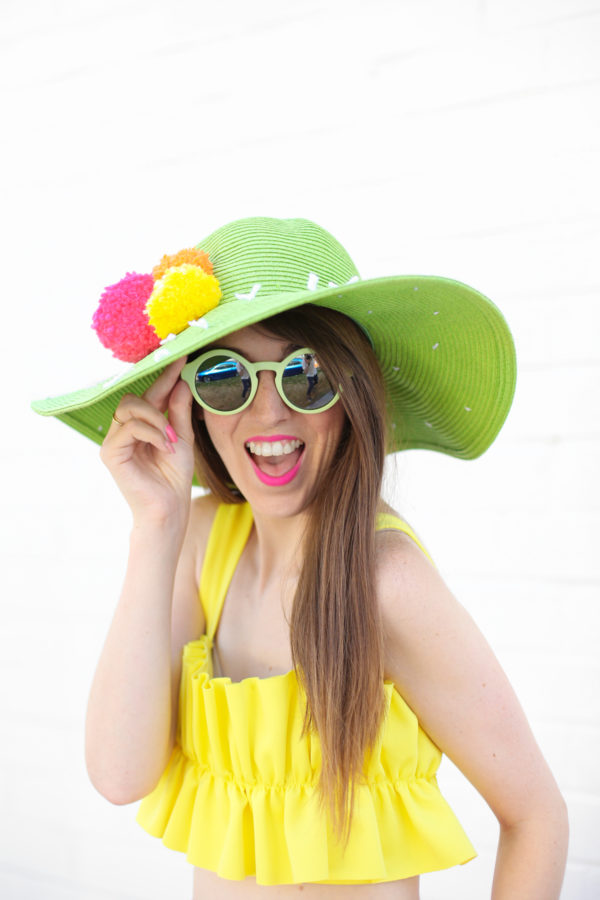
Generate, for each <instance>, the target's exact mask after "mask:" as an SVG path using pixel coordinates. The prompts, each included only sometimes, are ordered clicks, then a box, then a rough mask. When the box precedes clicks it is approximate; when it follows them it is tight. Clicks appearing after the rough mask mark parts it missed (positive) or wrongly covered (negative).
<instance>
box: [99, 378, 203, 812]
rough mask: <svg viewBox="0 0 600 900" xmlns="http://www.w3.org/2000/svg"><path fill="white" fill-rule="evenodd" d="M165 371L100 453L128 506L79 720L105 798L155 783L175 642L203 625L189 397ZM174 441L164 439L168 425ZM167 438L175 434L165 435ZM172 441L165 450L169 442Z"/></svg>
mask: <svg viewBox="0 0 600 900" xmlns="http://www.w3.org/2000/svg"><path fill="white" fill-rule="evenodd" d="M180 368H181V365H180V364H175V365H174V366H171V367H169V369H167V370H166V371H165V372H164V373H163V375H162V376H161V377H160V378H159V379H158V380H157V382H155V384H154V385H153V386H152V388H151V389H150V390H149V391H148V392H147V393H146V394H145V395H144V397H143V398H138V397H133V396H128V397H125V398H124V399H123V400H122V401H121V403H120V404H119V408H118V410H117V416H118V418H119V420H120V421H121V422H123V424H122V425H117V424H113V425H112V426H111V429H110V431H109V434H108V437H107V439H106V441H105V442H104V445H103V448H102V453H101V455H102V459H103V461H104V462H105V463H106V465H107V466H108V468H109V469H110V471H111V474H112V475H113V477H114V478H115V480H116V482H117V484H118V486H119V488H120V490H121V492H122V493H123V495H124V497H125V499H126V500H127V502H128V503H129V505H130V508H131V510H132V515H133V528H132V532H131V539H130V553H129V561H128V565H127V572H126V576H125V581H124V585H123V590H122V593H121V597H120V600H119V603H118V605H117V608H116V611H115V614H114V617H113V620H112V624H111V626H110V629H109V632H108V635H107V638H106V642H105V644H104V648H103V650H102V654H101V656H100V660H99V663H98V667H97V670H96V674H95V677H94V680H93V684H92V688H91V692H90V698H89V704H88V714H87V722H86V762H87V767H88V772H89V775H90V779H91V780H92V782H93V784H94V786H95V787H96V788H97V790H98V791H100V793H102V794H103V795H104V796H105V797H107V799H109V800H111V801H112V802H113V803H128V802H132V801H133V800H137V799H139V798H140V797H142V796H144V795H145V794H146V793H148V792H149V791H150V790H151V789H152V788H153V787H154V786H155V784H156V782H157V780H158V778H159V777H160V775H161V773H162V771H163V769H164V766H165V764H166V762H167V760H168V757H169V754H170V752H171V749H172V746H173V739H174V732H175V722H176V707H177V702H176V701H177V685H178V679H179V657H180V652H181V646H182V645H183V643H185V642H186V640H190V639H191V638H192V637H193V636H195V635H197V633H198V631H197V630H196V629H198V628H199V626H201V623H200V622H199V621H198V617H199V616H201V611H200V610H199V603H198V594H197V572H196V559H197V555H198V547H197V542H198V536H197V532H198V529H197V521H196V520H197V515H196V516H195V515H192V516H190V488H191V480H192V474H193V433H192V429H191V421H190V407H191V397H190V395H189V390H188V388H187V385H184V384H183V382H181V381H179V380H178V379H179V369H180ZM167 410H168V413H169V422H170V423H171V427H174V429H175V432H176V435H177V439H176V440H172V439H169V436H168V434H167V431H166V428H167V421H166V419H165V418H164V413H165V411H167ZM171 438H173V433H172V432H171ZM169 445H170V446H169Z"/></svg>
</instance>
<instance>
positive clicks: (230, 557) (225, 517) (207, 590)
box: [200, 503, 252, 640]
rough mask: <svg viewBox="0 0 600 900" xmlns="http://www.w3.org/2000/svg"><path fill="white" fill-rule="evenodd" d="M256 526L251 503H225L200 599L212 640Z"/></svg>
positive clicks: (215, 524)
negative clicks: (232, 581) (234, 575)
mask: <svg viewBox="0 0 600 900" xmlns="http://www.w3.org/2000/svg"><path fill="white" fill-rule="evenodd" d="M251 529H252V510H251V509H250V504H248V503H221V504H220V505H219V507H218V509H217V513H216V515H215V518H214V521H213V524H212V528H211V532H210V535H209V537H208V544H207V545H206V552H205V554H204V563H203V565H202V574H201V576H200V602H201V604H202V607H203V609H204V615H205V616H206V633H207V635H208V636H209V638H210V639H211V640H212V639H213V637H214V636H215V631H216V630H217V625H218V624H219V617H220V615H221V610H222V608H223V603H224V601H225V596H226V594H227V590H228V588H229V584H230V582H231V579H232V578H233V573H234V572H235V567H236V566H237V564H238V562H239V559H240V556H241V555H242V551H243V549H244V547H245V546H246V541H247V540H248V537H249V536H250V531H251Z"/></svg>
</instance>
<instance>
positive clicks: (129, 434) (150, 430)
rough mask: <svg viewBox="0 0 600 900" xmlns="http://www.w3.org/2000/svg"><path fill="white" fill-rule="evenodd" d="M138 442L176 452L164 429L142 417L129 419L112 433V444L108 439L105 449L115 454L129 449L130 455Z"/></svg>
mask: <svg viewBox="0 0 600 900" xmlns="http://www.w3.org/2000/svg"><path fill="white" fill-rule="evenodd" d="M163 421H164V420H163ZM137 444H151V445H152V446H153V447H156V449H157V450H160V451H161V452H164V453H173V452H174V448H173V447H172V446H171V442H170V441H169V440H168V438H167V437H166V435H165V432H164V430H162V429H160V428H156V427H155V426H154V425H152V424H150V423H149V422H144V421H143V420H142V419H128V421H127V422H125V424H124V425H121V427H120V428H119V429H118V430H117V431H116V432H115V433H114V434H113V435H112V437H111V440H110V444H109V443H108V439H107V440H106V441H105V442H104V445H103V449H104V450H105V452H106V451H107V450H110V451H111V452H112V453H113V454H114V453H118V452H119V451H123V450H127V451H128V453H127V456H129V455H130V454H131V453H132V452H133V451H134V450H135V448H136V445H137Z"/></svg>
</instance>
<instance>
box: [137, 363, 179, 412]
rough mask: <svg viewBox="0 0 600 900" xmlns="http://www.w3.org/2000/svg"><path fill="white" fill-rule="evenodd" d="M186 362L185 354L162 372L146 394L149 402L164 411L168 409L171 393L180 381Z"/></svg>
mask: <svg viewBox="0 0 600 900" xmlns="http://www.w3.org/2000/svg"><path fill="white" fill-rule="evenodd" d="M185 363H186V357H185V356H182V357H180V358H179V359H176V360H175V362H173V363H171V365H170V366H167V368H166V369H165V370H164V371H163V372H161V374H160V375H159V376H158V378H157V379H156V381H155V382H154V383H153V384H151V385H150V387H149V388H148V390H147V391H146V393H145V394H144V398H145V399H146V400H147V401H148V403H151V404H152V405H153V406H155V407H156V408H157V409H159V410H160V411H161V412H163V413H164V412H166V410H167V406H168V403H169V395H170V393H171V391H172V390H173V388H174V387H175V385H176V384H177V382H178V381H179V376H180V374H181V370H182V369H183V367H184V366H185Z"/></svg>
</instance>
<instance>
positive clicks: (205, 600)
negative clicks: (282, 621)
mask: <svg viewBox="0 0 600 900" xmlns="http://www.w3.org/2000/svg"><path fill="white" fill-rule="evenodd" d="M377 527H378V529H380V528H396V529H398V530H400V531H404V532H405V533H407V534H409V535H410V536H411V537H413V538H414V539H415V540H416V537H415V535H414V534H413V533H412V531H411V529H410V528H409V526H408V525H406V523H404V522H402V521H401V520H400V519H396V518H395V517H393V516H385V517H380V518H379V519H378V523H377ZM251 528H252V512H251V510H250V507H249V506H248V505H247V504H235V505H227V504H223V505H222V506H220V507H219V509H218V511H217V515H216V517H215V522H214V525H213V528H212V531H211V535H210V539H209V543H208V547H207V550H206V558H205V564H204V567H203V572H202V578H201V584H200V599H201V602H202V605H203V607H204V611H205V614H206V623H207V626H206V634H205V635H203V637H201V638H200V639H199V640H196V641H192V642H191V643H189V644H187V645H186V646H185V647H184V650H183V671H182V676H181V689H180V699H179V732H178V739H177V742H176V745H175V748H174V750H173V754H172V756H171V759H170V761H169V763H168V765H167V768H166V769H165V772H164V773H163V775H162V778H161V779H160V782H159V783H158V785H157V787H156V788H155V790H154V791H153V792H152V793H151V794H149V795H148V797H146V798H145V799H144V800H143V801H142V804H141V806H140V809H139V813H138V822H139V823H140V824H141V825H142V826H143V828H145V829H146V831H148V832H149V833H150V834H152V835H154V836H155V837H161V838H162V840H163V842H164V844H165V845H166V846H167V847H170V848H171V849H173V850H179V851H181V852H183V853H185V854H186V855H187V859H188V860H189V862H191V863H192V864H193V865H195V866H200V867H201V868H205V869H210V870H211V871H213V872H216V873H217V875H220V876H221V877H223V878H230V879H242V878H245V877H247V876H249V875H254V876H255V877H256V880H257V882H258V883H259V884H289V883H300V882H318V883H329V884H346V883H348V884H352V883H367V882H379V881H394V880H396V879H400V878H408V877H410V876H412V875H417V874H420V873H422V872H429V871H434V870H437V869H444V868H447V867H449V866H453V865H456V864H458V863H465V862H467V861H468V860H470V859H472V858H473V857H474V856H475V851H474V849H473V847H472V845H471V843H470V841H469V839H468V838H467V836H466V835H465V833H464V831H463V830H462V828H461V826H460V825H459V823H458V821H457V819H456V818H455V816H454V813H453V812H452V810H451V809H450V807H449V806H448V804H447V803H446V801H445V800H444V799H443V797H442V795H441V793H440V791H439V788H438V786H437V781H436V777H435V776H436V772H437V769H438V766H439V764H440V760H441V753H440V751H439V749H438V748H437V747H436V746H435V744H434V743H433V742H432V741H431V740H430V739H429V737H428V736H427V735H426V734H425V732H424V731H423V730H422V729H421V728H420V726H419V722H418V720H417V717H416V716H415V714H414V713H413V712H412V710H411V709H409V707H408V706H407V704H406V703H405V702H404V700H403V699H402V697H401V696H400V694H399V693H398V691H397V690H396V689H395V687H394V685H393V683H391V682H386V683H385V686H384V687H385V697H386V704H387V712H386V716H385V720H384V724H383V726H382V729H381V732H380V735H379V739H378V741H377V744H376V746H375V747H373V749H372V750H371V752H370V753H369V754H368V756H367V758H366V759H365V766H364V781H363V782H362V783H361V784H359V785H358V786H357V788H356V799H355V807H354V815H353V819H352V828H351V833H350V840H349V842H348V845H347V847H346V849H345V850H344V849H343V847H342V846H341V845H340V844H339V843H338V842H337V841H336V840H335V837H334V836H333V834H332V831H331V829H330V827H329V824H328V822H327V817H326V816H324V815H322V814H319V812H318V808H317V793H316V785H317V782H318V776H319V770H320V762H321V756H320V744H319V739H318V736H317V735H315V734H309V735H305V736H304V737H303V738H301V737H300V735H301V732H302V723H303V716H304V694H303V692H302V691H301V688H300V686H299V684H298V681H297V679H296V676H295V673H294V672H293V671H292V672H288V673H286V674H284V675H275V676H272V677H270V678H245V679H243V681H240V682H232V681H231V679H230V678H213V675H212V659H211V648H212V642H213V638H214V635H215V632H216V628H217V624H218V621H219V616H220V613H221V608H222V605H223V602H224V599H225V595H226V593H227V589H228V587H229V583H230V581H231V578H232V575H233V572H234V570H235V567H236V565H237V562H238V560H239V557H240V555H241V553H242V550H243V548H244V545H245V543H246V541H247V539H248V536H249V534H250V530H251Z"/></svg>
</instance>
